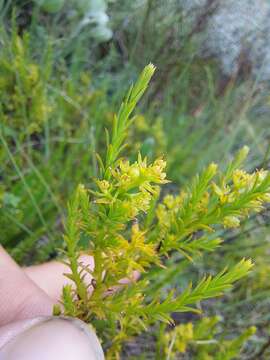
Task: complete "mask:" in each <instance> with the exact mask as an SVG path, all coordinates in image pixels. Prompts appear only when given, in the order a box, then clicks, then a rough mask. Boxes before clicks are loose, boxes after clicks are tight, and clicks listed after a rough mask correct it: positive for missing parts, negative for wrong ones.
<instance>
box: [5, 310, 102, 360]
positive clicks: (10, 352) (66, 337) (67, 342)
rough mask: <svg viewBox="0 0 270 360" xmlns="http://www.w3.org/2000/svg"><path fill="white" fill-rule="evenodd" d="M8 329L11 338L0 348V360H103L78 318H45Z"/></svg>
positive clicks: (90, 333)
mask: <svg viewBox="0 0 270 360" xmlns="http://www.w3.org/2000/svg"><path fill="white" fill-rule="evenodd" d="M12 326H13V330H12V331H13V336H10V337H9V339H8V340H7V341H5V342H4V344H3V345H2V347H1V348H0V358H1V359H3V360H15V359H16V360H17V359H20V360H24V359H25V360H26V359H28V360H30V359H39V360H60V359H66V360H68V359H80V360H84V359H85V360H86V359H87V360H104V354H103V351H102V348H101V345H100V342H99V340H98V338H97V336H96V334H95V332H94V330H93V329H91V328H90V327H89V326H87V325H86V324H85V323H83V322H82V321H80V320H78V319H71V318H65V317H64V318H56V317H46V318H38V319H33V320H31V321H23V322H20V323H15V324H13V325H12ZM2 330H3V329H1V328H0V341H1V334H3V331H2ZM48 345H49V346H48Z"/></svg>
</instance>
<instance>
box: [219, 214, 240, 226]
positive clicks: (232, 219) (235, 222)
mask: <svg viewBox="0 0 270 360" xmlns="http://www.w3.org/2000/svg"><path fill="white" fill-rule="evenodd" d="M223 225H224V227H225V228H232V229H233V228H237V227H239V226H240V220H239V219H238V218H237V217H236V216H226V217H225V218H224V220H223Z"/></svg>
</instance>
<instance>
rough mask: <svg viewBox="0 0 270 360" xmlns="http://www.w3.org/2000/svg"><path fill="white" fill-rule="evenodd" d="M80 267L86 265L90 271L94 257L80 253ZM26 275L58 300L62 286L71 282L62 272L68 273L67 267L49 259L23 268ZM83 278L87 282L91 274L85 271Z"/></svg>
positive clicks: (90, 278)
mask: <svg viewBox="0 0 270 360" xmlns="http://www.w3.org/2000/svg"><path fill="white" fill-rule="evenodd" d="M79 262H80V263H81V265H82V267H84V268H85V267H88V268H89V270H90V271H92V270H93V269H94V259H93V257H92V256H88V255H82V256H81V257H80V259H79ZM24 272H25V273H26V274H27V276H28V277H29V278H30V279H31V280H32V281H33V282H34V283H36V284H37V285H38V286H39V287H40V288H41V289H42V290H43V291H45V292H46V293H47V294H48V295H49V296H50V298H52V299H54V300H55V301H58V300H59V299H60V297H61V294H62V288H63V286H64V285H66V284H73V282H72V281H71V280H70V279H68V278H67V277H66V276H65V275H64V274H65V273H70V269H69V267H68V266H67V265H66V264H64V263H61V262H59V261H50V262H48V263H45V264H42V265H34V266H30V267H27V268H25V269H24ZM83 275H85V278H84V280H85V281H86V282H87V283H88V284H89V283H90V282H91V280H92V278H93V277H92V276H91V274H90V273H89V272H87V271H85V272H84V273H83Z"/></svg>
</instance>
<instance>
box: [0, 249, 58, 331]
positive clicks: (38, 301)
mask: <svg viewBox="0 0 270 360" xmlns="http://www.w3.org/2000/svg"><path fill="white" fill-rule="evenodd" d="M0 296H1V301H0V326H1V325H5V324H7V323H9V322H12V321H15V320H22V319H26V318H31V317H36V316H46V315H51V313H52V308H53V304H54V303H53V300H52V299H50V298H49V296H48V295H47V294H46V293H45V292H44V291H43V290H41V289H40V288H39V287H38V286H36V284H35V283H34V282H33V281H32V280H30V279H29V277H28V276H27V275H26V274H25V273H24V272H23V271H22V270H21V269H20V267H19V266H18V265H17V264H16V263H15V262H14V261H13V260H12V259H11V257H10V256H9V255H8V254H7V253H6V251H5V250H4V249H3V248H2V247H1V246H0Z"/></svg>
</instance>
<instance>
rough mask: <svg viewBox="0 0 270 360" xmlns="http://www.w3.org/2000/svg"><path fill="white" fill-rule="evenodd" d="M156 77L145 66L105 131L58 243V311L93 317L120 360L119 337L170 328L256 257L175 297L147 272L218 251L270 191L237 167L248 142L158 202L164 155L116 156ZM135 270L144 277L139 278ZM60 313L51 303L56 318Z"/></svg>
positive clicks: (263, 178) (261, 173) (260, 178)
mask: <svg viewBox="0 0 270 360" xmlns="http://www.w3.org/2000/svg"><path fill="white" fill-rule="evenodd" d="M153 73H154V66H153V65H151V64H150V65H148V66H147V67H146V68H145V69H144V71H143V72H142V74H141V76H140V77H139V79H138V81H137V82H136V83H135V85H134V86H131V88H130V90H129V92H128V94H127V97H126V99H125V100H124V102H123V103H122V105H121V107H120V110H119V112H118V114H117V115H116V116H115V118H114V122H113V129H112V135H111V136H110V134H109V133H107V135H106V136H107V152H106V155H105V158H104V160H102V159H101V157H100V156H98V161H99V173H100V175H99V177H98V178H97V179H94V184H95V187H94V188H91V189H87V188H86V187H85V186H83V185H79V186H78V188H77V190H76V192H75V194H74V196H73V198H72V200H71V201H70V203H69V206H68V218H67V221H66V226H65V229H66V231H65V236H64V240H65V244H66V256H67V259H68V260H67V264H68V265H69V267H70V270H71V272H70V274H67V276H68V277H69V278H70V279H71V280H72V281H73V283H74V287H72V286H70V285H68V286H65V287H64V288H63V296H62V302H63V305H64V310H63V314H65V315H69V316H76V317H79V318H81V319H82V320H84V321H86V322H88V323H91V324H92V325H93V326H94V327H95V328H96V330H97V332H98V334H99V336H100V337H101V338H102V340H103V343H104V347H105V349H106V350H107V357H108V358H109V359H110V358H112V359H115V358H116V359H117V358H119V356H120V355H119V354H120V353H121V348H122V344H123V342H124V341H126V340H128V339H129V338H130V337H132V336H134V335H138V334H140V333H141V332H143V331H145V330H146V329H147V328H148V327H149V326H151V325H152V324H155V323H156V322H157V321H162V322H165V323H168V324H171V323H172V322H173V320H172V317H171V314H172V313H175V312H189V311H191V312H195V313H198V312H200V308H199V307H198V306H196V304H198V302H200V301H201V300H204V299H208V298H213V297H217V296H220V295H222V294H223V293H224V292H225V291H227V290H229V289H231V287H232V285H233V284H234V283H235V282H236V281H237V280H239V279H241V278H242V277H244V276H246V275H247V274H248V273H249V271H250V269H251V268H252V262H251V260H250V259H242V260H241V261H240V262H238V263H236V264H234V265H233V266H231V267H229V268H225V269H224V270H222V271H221V272H219V273H218V274H216V275H213V276H212V275H206V276H204V277H203V278H201V279H200V280H199V282H198V283H197V285H195V286H193V285H192V284H190V285H189V286H188V287H187V288H185V289H183V291H182V292H180V293H178V292H177V291H176V289H171V290H169V292H167V290H166V288H165V284H162V286H161V287H160V288H159V289H158V290H159V291H156V292H151V291H150V292H149V290H148V289H149V284H150V283H151V282H154V281H155V278H154V276H155V275H153V277H151V272H150V275H147V273H148V272H149V270H151V269H153V268H159V269H160V271H161V272H164V273H166V272H167V271H168V267H167V266H166V265H167V264H168V260H167V259H168V258H170V257H171V256H172V254H174V253H175V252H180V253H181V254H182V255H183V256H184V257H186V258H188V259H190V260H192V259H193V258H195V257H196V256H197V255H198V254H200V253H203V252H211V251H214V250H215V249H216V248H217V247H219V246H220V245H221V243H222V240H221V239H220V238H219V237H217V236H215V232H218V231H219V230H220V229H222V228H236V227H238V226H239V225H240V223H241V221H242V220H244V219H246V218H247V217H248V216H249V215H250V214H251V213H254V212H255V213H256V212H260V211H261V210H262V209H263V205H264V203H266V202H268V201H269V196H270V193H269V190H270V175H269V173H268V172H267V171H265V170H257V171H255V172H253V173H247V172H245V171H244V170H243V169H242V168H241V167H242V163H243V161H244V160H245V158H246V156H247V153H248V148H247V147H244V148H243V149H241V150H240V151H239V152H238V154H237V155H236V156H235V158H234V160H233V161H231V162H230V163H229V165H228V166H227V168H226V169H225V171H223V172H221V171H219V170H218V166H217V165H216V164H214V163H212V164H210V165H209V166H208V167H207V168H206V169H205V170H204V171H203V172H202V173H201V174H200V175H198V176H196V177H195V178H194V179H193V181H192V183H191V184H190V185H187V186H186V188H185V189H183V190H181V192H180V193H179V195H176V196H172V195H167V196H165V197H163V199H161V198H160V189H161V186H162V185H163V184H166V183H168V180H167V179H166V174H165V167H166V162H165V161H164V159H162V158H159V159H157V160H155V161H153V162H152V163H150V164H149V163H148V161H147V159H146V158H142V156H141V155H140V154H138V158H137V160H136V161H134V162H132V163H131V162H129V161H128V160H126V159H124V158H122V157H121V156H120V154H121V152H122V150H123V149H124V147H125V139H126V136H127V131H128V128H129V127H130V126H131V124H132V122H133V120H134V118H132V117H131V114H132V111H133V110H134V108H135V106H136V104H137V103H138V101H139V100H140V98H141V97H142V95H143V93H144V92H145V90H146V88H147V86H148V83H149V81H150V79H151V77H152V75H153ZM83 244H87V248H86V250H85V251H86V252H87V253H88V254H90V255H92V256H93V258H94V264H95V266H94V269H91V268H89V267H85V266H82V264H80V262H79V255H80V252H81V250H82V247H83ZM137 272H139V273H140V274H141V277H140V279H139V280H137V281H135V277H136V274H137ZM87 273H88V274H90V276H91V280H90V281H89V282H88V281H87V280H86V274H87ZM152 274H155V273H154V272H152ZM123 280H125V281H123ZM126 280H128V282H127V281H126ZM166 285H168V284H166ZM162 289H163V291H162ZM161 294H163V296H162V295H161ZM61 312H62V311H61V310H60V308H59V307H58V306H56V308H55V314H59V313H61Z"/></svg>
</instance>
